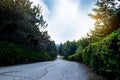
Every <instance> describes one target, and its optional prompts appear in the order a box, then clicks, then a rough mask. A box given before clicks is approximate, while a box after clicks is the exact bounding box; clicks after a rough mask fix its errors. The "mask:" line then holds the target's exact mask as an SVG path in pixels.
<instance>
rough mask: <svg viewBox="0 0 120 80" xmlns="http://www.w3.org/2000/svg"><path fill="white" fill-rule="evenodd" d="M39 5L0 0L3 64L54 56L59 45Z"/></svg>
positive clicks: (0, 49) (0, 50) (23, 0)
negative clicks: (49, 29)
mask: <svg viewBox="0 0 120 80" xmlns="http://www.w3.org/2000/svg"><path fill="white" fill-rule="evenodd" d="M47 25H48V24H47V22H46V21H45V20H44V18H43V16H42V9H41V7H40V6H39V5H33V3H32V2H30V1H29V0H0V66H5V65H14V64H22V63H30V62H37V61H48V60H54V59H55V58H56V56H57V53H56V45H55V42H54V41H53V40H51V39H50V35H49V34H48V32H47V31H46V30H45V28H46V27H47Z"/></svg>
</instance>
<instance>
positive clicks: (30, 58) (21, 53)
mask: <svg viewBox="0 0 120 80" xmlns="http://www.w3.org/2000/svg"><path fill="white" fill-rule="evenodd" d="M48 60H53V59H52V57H51V56H50V55H49V54H48V53H47V52H43V51H40V50H30V49H26V48H24V47H23V46H20V45H17V44H13V43H9V42H0V66H3V65H14V64H21V63H29V62H36V61H48Z"/></svg>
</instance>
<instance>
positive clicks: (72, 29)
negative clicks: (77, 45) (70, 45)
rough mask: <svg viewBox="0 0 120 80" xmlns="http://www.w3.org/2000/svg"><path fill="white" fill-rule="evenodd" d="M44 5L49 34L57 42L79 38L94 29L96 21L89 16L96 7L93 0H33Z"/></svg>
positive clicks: (43, 12)
mask: <svg viewBox="0 0 120 80" xmlns="http://www.w3.org/2000/svg"><path fill="white" fill-rule="evenodd" d="M31 1H33V3H34V4H35V5H36V4H39V5H40V6H42V14H43V16H44V20H46V21H47V23H48V27H47V30H48V34H49V35H50V36H51V39H52V40H54V41H55V42H56V43H57V44H58V43H61V42H62V43H64V42H66V41H67V40H79V39H80V38H81V37H84V36H86V33H88V32H89V31H90V29H93V26H94V21H93V20H92V19H91V18H90V17H89V16H88V13H91V12H92V8H93V7H94V1H93V0H31Z"/></svg>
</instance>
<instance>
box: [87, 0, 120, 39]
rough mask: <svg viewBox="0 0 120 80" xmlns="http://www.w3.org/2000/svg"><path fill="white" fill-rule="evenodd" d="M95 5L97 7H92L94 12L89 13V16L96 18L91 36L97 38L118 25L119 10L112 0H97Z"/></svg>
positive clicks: (108, 32) (115, 28)
mask: <svg viewBox="0 0 120 80" xmlns="http://www.w3.org/2000/svg"><path fill="white" fill-rule="evenodd" d="M96 6H97V8H94V9H93V11H94V12H95V14H89V16H90V17H91V18H93V19H95V20H96V22H95V24H94V25H95V28H94V30H92V31H91V38H93V39H96V40H99V39H100V38H104V37H105V36H107V35H108V34H110V33H111V32H113V31H114V30H117V29H118V28H119V27H120V25H119V21H120V17H119V16H120V15H119V14H120V10H119V7H118V4H117V3H116V2H115V1H114V0H109V1H108V0H97V1H96ZM93 41H94V40H93Z"/></svg>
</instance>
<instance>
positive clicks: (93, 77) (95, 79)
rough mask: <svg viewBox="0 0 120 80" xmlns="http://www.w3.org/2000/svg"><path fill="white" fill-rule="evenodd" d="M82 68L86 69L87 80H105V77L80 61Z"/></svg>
mask: <svg viewBox="0 0 120 80" xmlns="http://www.w3.org/2000/svg"><path fill="white" fill-rule="evenodd" d="M80 64H81V65H82V66H83V68H84V69H85V70H86V74H87V76H88V79H87V80H106V79H105V78H103V77H101V76H99V75H97V74H95V73H94V72H93V71H92V70H91V69H90V68H89V67H87V66H86V65H85V64H83V63H80Z"/></svg>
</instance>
